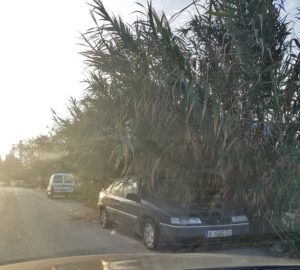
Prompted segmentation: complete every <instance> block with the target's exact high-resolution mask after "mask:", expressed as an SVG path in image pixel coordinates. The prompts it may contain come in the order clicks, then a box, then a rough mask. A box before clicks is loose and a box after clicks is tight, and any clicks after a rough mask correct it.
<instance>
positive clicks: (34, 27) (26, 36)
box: [0, 0, 300, 157]
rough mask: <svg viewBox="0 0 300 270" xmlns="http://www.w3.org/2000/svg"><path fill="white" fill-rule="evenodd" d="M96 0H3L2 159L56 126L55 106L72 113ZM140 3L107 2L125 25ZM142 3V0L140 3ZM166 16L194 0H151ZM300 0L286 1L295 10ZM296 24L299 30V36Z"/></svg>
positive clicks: (0, 71)
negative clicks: (83, 42)
mask: <svg viewBox="0 0 300 270" xmlns="http://www.w3.org/2000/svg"><path fill="white" fill-rule="evenodd" d="M91 2H92V0H51V1H50V0H26V1H24V0H13V1H12V0H0V34H1V39H0V156H2V157H5V155H6V154H7V153H8V152H9V150H10V149H11V147H12V145H13V144H15V143H18V142H19V141H20V140H26V139H29V138H32V137H35V136H38V135H41V134H46V133H47V132H48V131H49V128H51V126H52V125H53V121H52V113H51V108H52V109H54V110H55V111H56V112H57V113H58V114H59V115H61V116H64V115H67V109H66V108H67V104H68V100H69V98H70V96H72V97H75V98H79V97H80V96H81V95H82V94H83V91H84V87H85V86H84V84H83V83H82V80H83V79H84V72H83V70H84V64H83V57H82V56H81V55H80V54H79V53H80V52H81V51H83V47H82V46H80V45H79V43H80V42H81V40H80V33H84V32H85V31H86V30H87V29H88V28H90V27H92V26H94V24H93V21H92V19H91V17H90V13H89V9H90V7H89V5H88V3H91ZM135 2H136V0H103V3H104V5H105V7H106V8H107V10H109V11H111V12H113V13H116V14H120V15H121V16H122V17H123V18H124V19H125V20H126V21H130V20H131V18H132V17H133V16H135V15H132V11H134V10H136V9H137V5H136V4H135ZM140 2H143V0H142V1H140ZM152 3H153V6H154V7H155V8H156V9H157V10H158V11H161V10H164V12H165V13H166V14H167V15H171V14H174V13H176V12H177V11H179V10H181V9H182V8H183V7H185V6H186V5H187V4H188V3H190V0H152ZM297 6H298V7H300V4H299V2H298V0H287V10H288V11H289V12H295V8H296V7H297ZM298 26H299V25H297V27H296V30H297V31H298V30H299V31H298V32H300V27H298Z"/></svg>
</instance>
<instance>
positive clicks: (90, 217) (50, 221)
mask: <svg viewBox="0 0 300 270" xmlns="http://www.w3.org/2000/svg"><path fill="white" fill-rule="evenodd" d="M148 252H150V251H148V250H147V249H146V248H145V247H144V245H143V243H142V241H141V239H140V238H138V237H136V236H135V235H134V234H133V233H130V231H129V230H127V231H126V228H125V229H120V228H119V229H118V230H117V232H116V231H115V230H104V229H102V228H101V227H100V226H99V224H98V220H97V211H96V210H92V209H90V208H87V207H84V206H83V205H82V204H80V203H78V202H75V201H72V200H67V199H63V198H58V199H55V200H50V199H48V198H47V197H46V192H45V191H42V190H31V189H24V188H16V187H1V186H0V265H1V264H6V263H10V262H16V261H28V260H33V259H42V258H51V257H60V256H72V255H85V254H120V253H130V254H136V253H148ZM163 252H170V250H169V251H168V250H166V251H163ZM177 252H190V250H186V249H180V250H177ZM192 252H215V253H231V254H240V255H255V256H270V255H272V254H270V252H268V251H266V250H265V249H260V248H251V247H250V248H249V247H243V248H240V247H239V248H232V247H230V246H229V247H226V248H224V247H221V248H220V247H219V248H218V247H215V246H214V247H212V248H208V247H202V248H196V249H194V250H192Z"/></svg>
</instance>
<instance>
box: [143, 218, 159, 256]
mask: <svg viewBox="0 0 300 270" xmlns="http://www.w3.org/2000/svg"><path fill="white" fill-rule="evenodd" d="M142 232H143V239H144V244H145V246H146V247H147V248H148V249H151V250H155V249H157V248H158V242H159V241H158V240H159V239H158V238H159V235H158V230H157V228H156V226H155V224H154V222H153V221H152V220H151V219H147V220H146V221H145V222H144V223H143V231H142Z"/></svg>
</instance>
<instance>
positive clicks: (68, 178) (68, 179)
mask: <svg viewBox="0 0 300 270" xmlns="http://www.w3.org/2000/svg"><path fill="white" fill-rule="evenodd" d="M64 183H66V184H73V183H74V177H73V175H72V174H66V175H65V176H64Z"/></svg>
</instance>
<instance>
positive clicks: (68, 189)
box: [47, 188, 74, 194]
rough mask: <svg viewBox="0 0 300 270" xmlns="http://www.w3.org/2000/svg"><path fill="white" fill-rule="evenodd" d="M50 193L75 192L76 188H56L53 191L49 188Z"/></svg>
mask: <svg viewBox="0 0 300 270" xmlns="http://www.w3.org/2000/svg"><path fill="white" fill-rule="evenodd" d="M47 192H48V194H50V193H51V192H54V193H57V194H58V193H59V194H64V193H73V192H74V188H54V189H53V190H52V191H51V190H47Z"/></svg>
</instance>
